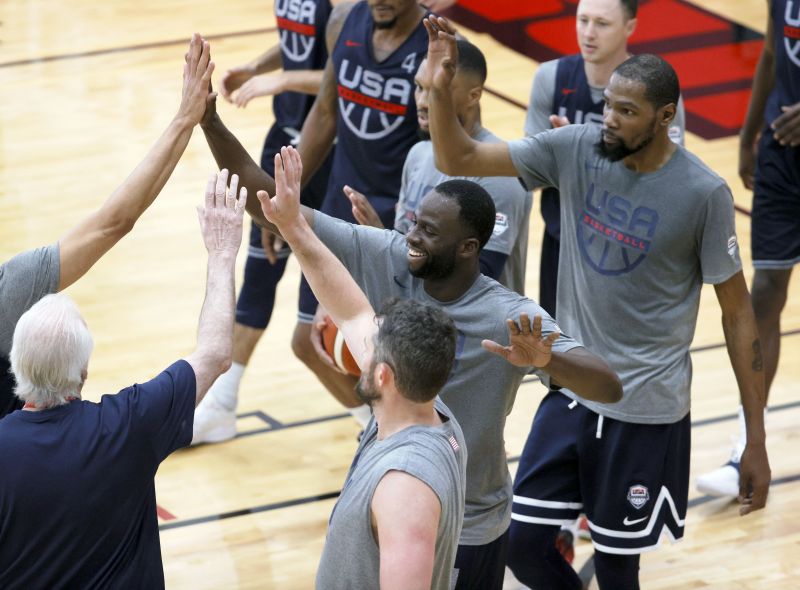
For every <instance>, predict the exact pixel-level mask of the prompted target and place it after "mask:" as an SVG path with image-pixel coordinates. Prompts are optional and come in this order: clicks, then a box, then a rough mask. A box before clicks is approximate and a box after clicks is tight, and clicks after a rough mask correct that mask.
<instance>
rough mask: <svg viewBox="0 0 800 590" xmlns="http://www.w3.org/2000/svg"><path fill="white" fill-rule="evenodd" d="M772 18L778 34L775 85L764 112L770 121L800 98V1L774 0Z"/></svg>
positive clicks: (771, 10) (776, 34)
mask: <svg viewBox="0 0 800 590" xmlns="http://www.w3.org/2000/svg"><path fill="white" fill-rule="evenodd" d="M770 18H771V19H772V32H773V34H774V36H775V87H774V88H773V90H772V94H770V97H769V100H768V101H767V109H766V112H765V115H764V116H765V118H766V122H767V124H768V125H769V124H770V123H772V121H774V120H775V119H776V118H777V117H778V116H780V115H781V113H782V111H781V107H782V106H790V105H793V104H795V103H797V102H800V2H798V1H797V0H794V1H791V0H772V7H771V9H770Z"/></svg>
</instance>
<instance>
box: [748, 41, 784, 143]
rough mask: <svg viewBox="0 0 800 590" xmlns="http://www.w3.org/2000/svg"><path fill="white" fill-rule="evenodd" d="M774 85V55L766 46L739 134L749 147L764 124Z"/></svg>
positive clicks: (754, 77)
mask: <svg viewBox="0 0 800 590" xmlns="http://www.w3.org/2000/svg"><path fill="white" fill-rule="evenodd" d="M773 86H775V63H774V56H773V54H772V51H771V50H768V49H767V48H766V47H765V48H764V49H763V50H762V51H761V57H760V58H759V60H758V65H757V66H756V72H755V75H754V76H753V90H752V93H751V94H750V103H749V104H748V106H747V116H746V117H745V120H744V125H743V126H742V131H741V133H740V135H739V137H740V140H741V143H742V144H744V145H746V146H748V147H750V146H752V145H753V143H754V142H755V140H756V137H757V136H758V133H759V132H760V131H761V128H762V127H763V126H764V109H765V108H766V104H767V98H768V97H769V94H770V92H772V88H773Z"/></svg>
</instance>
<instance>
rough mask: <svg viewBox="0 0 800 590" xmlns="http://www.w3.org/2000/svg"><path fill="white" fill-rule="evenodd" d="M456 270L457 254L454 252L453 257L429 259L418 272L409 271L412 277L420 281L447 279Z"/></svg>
mask: <svg viewBox="0 0 800 590" xmlns="http://www.w3.org/2000/svg"><path fill="white" fill-rule="evenodd" d="M455 268H456V254H455V252H453V255H452V256H448V257H444V256H438V257H436V258H429V259H428V262H426V263H425V264H424V265H422V266H421V267H420V268H418V269H416V270H412V269H411V268H409V269H408V272H410V273H411V276H414V277H417V278H418V279H433V280H438V279H446V278H448V277H450V276H451V275H452V274H453V270H455Z"/></svg>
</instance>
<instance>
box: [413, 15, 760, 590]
mask: <svg viewBox="0 0 800 590" xmlns="http://www.w3.org/2000/svg"><path fill="white" fill-rule="evenodd" d="M426 26H427V27H428V32H429V38H430V44H429V47H428V64H429V72H430V76H431V79H430V83H431V85H432V88H433V90H432V92H431V101H430V119H431V137H432V140H433V145H434V150H435V151H436V159H437V163H438V164H439V166H440V167H441V168H442V169H443V170H444V171H445V172H447V173H448V174H463V173H465V172H467V171H468V172H469V173H470V174H478V175H490V174H496V175H504V176H505V175H511V174H519V175H520V176H521V177H522V179H523V181H524V182H525V183H526V185H527V186H528V188H535V187H541V186H553V187H556V188H558V189H559V190H560V191H561V198H562V208H561V219H560V221H561V228H562V255H561V259H560V261H559V270H560V276H559V283H560V285H559V290H558V314H559V322H560V324H561V325H562V326H563V327H564V329H565V331H567V332H568V333H569V334H571V335H573V336H576V337H577V338H578V339H579V340H580V341H581V342H583V343H584V344H585V345H586V346H587V347H588V348H589V349H590V350H592V351H593V352H595V353H597V354H600V355H602V356H603V357H604V358H605V359H606V360H607V361H608V363H609V364H610V365H611V367H612V368H613V369H614V370H615V371H616V372H617V373H618V374H619V376H620V378H621V380H622V383H623V389H624V395H623V399H622V401H621V402H620V403H618V404H615V405H613V406H608V405H601V404H597V403H594V402H589V401H586V400H580V399H577V398H576V397H575V396H574V394H571V393H569V392H567V395H566V396H564V395H563V394H562V393H556V392H554V393H551V394H550V395H548V396H547V397H546V398H545V399H544V400H543V401H542V404H541V405H540V407H539V410H538V412H537V415H536V417H535V419H534V422H533V426H532V428H531V432H530V435H529V436H528V440H527V442H526V444H525V448H524V450H523V454H522V458H521V459H520V464H519V469H518V471H517V477H516V481H515V485H514V513H513V516H512V518H513V520H512V525H511V534H510V541H509V545H510V547H509V554H510V555H509V564H510V566H511V568H512V570H513V571H514V574H515V575H516V576H517V577H518V578H519V579H520V581H521V582H523V583H524V584H526V585H527V586H530V587H531V588H534V589H537V588H553V587H558V588H575V589H578V588H581V587H582V583H581V580H580V579H579V577H578V575H577V574H576V572H575V571H574V570H573V569H572V568H571V566H570V565H569V564H568V563H567V562H566V561H565V560H564V558H563V557H562V556H561V554H560V553H559V552H558V551H557V549H556V548H555V546H554V541H555V537H556V535H557V533H558V530H559V526H560V525H561V524H565V523H568V522H570V521H572V520H574V519H575V518H576V517H577V516H578V514H579V513H580V512H581V511H583V512H585V513H586V515H587V517H588V520H589V527H590V531H591V535H592V541H593V543H594V546H595V568H596V573H597V579H598V583H599V585H600V587H601V588H604V589H605V588H613V589H615V590H625V589H637V588H638V587H639V579H638V578H639V554H640V553H641V552H644V551H647V550H649V549H653V548H655V547H656V546H657V545H658V544H659V541H660V538H661V537H662V535H663V536H667V537H669V538H672V539H678V538H680V537H681V536H682V535H683V526H684V519H685V516H686V508H687V500H688V488H689V452H690V442H689V439H690V430H691V424H690V417H689V405H690V404H689V397H690V390H691V360H690V358H689V346H690V344H691V341H692V337H693V335H694V330H695V325H696V322H697V311H698V307H699V299H700V290H701V287H702V285H703V283H709V284H713V285H714V288H715V291H716V294H717V299H718V301H719V304H720V307H721V309H722V321H723V327H724V330H725V339H726V343H727V346H728V354H729V356H730V359H731V364H732V366H733V369H734V372H735V374H736V377H737V381H738V384H739V388H740V394H741V399H742V405H743V407H744V411H745V416H746V420H747V443H748V444H747V447H746V448H745V451H744V453H743V455H742V462H741V477H740V483H739V489H740V496H739V501H740V502H741V504H742V508H741V513H742V514H747V513H749V512H751V511H753V510H757V509H759V508H763V506H764V505H765V503H766V498H767V492H768V488H769V479H770V470H769V462H768V459H767V452H766V447H765V444H764V438H765V435H764V422H763V407H764V374H763V371H762V370H761V364H762V363H761V357H760V352H759V350H760V348H759V343H758V333H757V331H756V327H755V319H754V316H753V310H752V308H751V306H750V296H749V293H748V291H747V286H746V284H745V281H744V276H743V274H742V268H741V262H740V260H739V252H738V247H737V242H736V233H735V225H734V211H733V199H732V196H731V193H730V190H729V188H728V187H727V185H726V184H725V182H724V180H722V179H721V178H720V177H719V176H717V175H716V174H714V173H713V172H712V171H711V170H710V169H709V168H708V167H707V166H705V165H704V164H703V163H702V162H700V160H698V159H697V158H696V157H695V156H693V155H692V154H690V153H689V152H687V151H686V150H685V149H683V148H682V147H680V146H679V145H677V144H675V143H673V142H672V141H670V138H669V128H670V126H671V124H672V122H673V120H674V118H675V111H676V107H677V102H678V96H679V93H680V88H679V84H678V77H677V75H676V74H675V71H674V70H673V69H672V67H671V66H670V65H669V64H668V63H667V62H665V61H664V60H663V59H661V58H659V57H657V56H654V55H639V56H636V57H632V58H630V59H628V60H627V61H625V62H624V63H622V64H621V65H620V66H619V67H617V68H616V70H615V71H614V73H613V74H612V76H611V79H610V81H609V84H608V87H607V88H606V90H605V92H604V108H603V126H602V128H598V127H597V126H590V125H569V126H566V127H564V128H561V129H554V130H551V131H547V132H544V133H540V134H539V135H536V136H534V137H529V138H527V139H523V140H519V141H515V142H511V143H498V144H485V143H480V142H476V141H474V140H473V139H472V138H470V137H469V136H468V135H467V134H465V133H464V131H463V130H462V129H461V126H460V125H459V123H458V120H457V118H456V116H455V112H454V109H453V107H452V105H451V99H450V83H451V81H452V78H453V70H454V64H455V63H456V60H457V55H456V52H457V48H456V43H455V37H454V32H455V31H454V30H453V29H452V27H451V26H450V25H449V23H448V22H447V21H446V20H444V19H435V18H431V19H430V20H428V21H426ZM608 474H613V475H612V476H609V475H608Z"/></svg>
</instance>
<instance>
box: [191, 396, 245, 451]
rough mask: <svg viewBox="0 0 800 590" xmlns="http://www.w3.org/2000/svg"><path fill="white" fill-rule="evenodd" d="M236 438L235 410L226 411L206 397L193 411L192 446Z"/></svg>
mask: <svg viewBox="0 0 800 590" xmlns="http://www.w3.org/2000/svg"><path fill="white" fill-rule="evenodd" d="M234 436H236V410H228V409H227V408H225V407H224V406H223V405H222V404H220V403H219V402H218V401H217V400H216V399H214V397H213V396H211V395H208V394H207V395H206V397H204V398H203V401H202V402H200V405H199V406H197V408H195V410H194V428H193V431H192V446H194V445H198V444H200V443H218V442H222V441H225V440H230V439H232V438H233V437H234Z"/></svg>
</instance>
